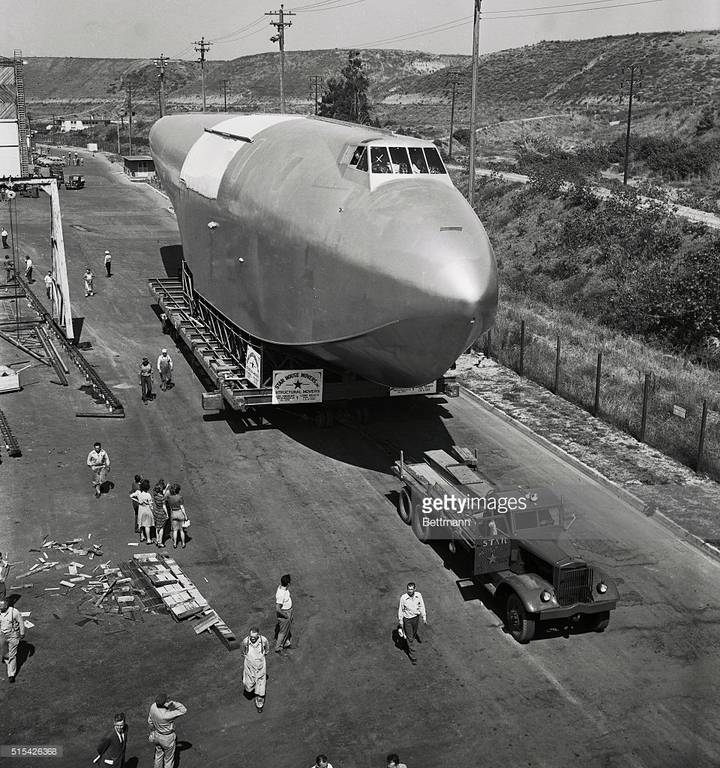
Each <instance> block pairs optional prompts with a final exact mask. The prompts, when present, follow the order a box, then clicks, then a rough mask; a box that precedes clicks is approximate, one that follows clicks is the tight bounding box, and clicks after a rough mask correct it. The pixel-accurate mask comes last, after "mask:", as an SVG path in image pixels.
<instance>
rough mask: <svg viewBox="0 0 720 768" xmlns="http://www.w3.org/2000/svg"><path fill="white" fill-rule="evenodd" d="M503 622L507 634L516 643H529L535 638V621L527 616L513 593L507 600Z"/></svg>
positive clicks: (519, 600)
mask: <svg viewBox="0 0 720 768" xmlns="http://www.w3.org/2000/svg"><path fill="white" fill-rule="evenodd" d="M505 621H506V623H507V628H508V632H510V634H511V635H512V636H513V638H514V639H515V640H517V641H518V643H523V644H525V643H529V642H530V641H531V640H532V639H533V637H534V636H535V619H533V618H531V617H530V616H529V615H528V612H527V611H526V610H525V606H524V605H523V603H522V600H521V599H520V598H519V597H518V596H517V595H516V594H515V593H514V592H513V593H512V594H511V595H510V596H509V597H508V599H507V604H506V610H505Z"/></svg>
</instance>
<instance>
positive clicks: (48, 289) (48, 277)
mask: <svg viewBox="0 0 720 768" xmlns="http://www.w3.org/2000/svg"><path fill="white" fill-rule="evenodd" d="M43 280H44V281H45V294H46V296H47V297H48V299H51V298H52V286H53V278H52V272H48V273H47V275H45V277H44V278H43Z"/></svg>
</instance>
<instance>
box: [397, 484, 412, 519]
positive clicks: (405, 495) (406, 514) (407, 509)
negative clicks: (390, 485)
mask: <svg viewBox="0 0 720 768" xmlns="http://www.w3.org/2000/svg"><path fill="white" fill-rule="evenodd" d="M398 514H399V515H400V519H401V520H402V521H403V523H405V524H406V525H410V523H411V522H412V517H413V513H412V502H411V500H410V491H409V490H408V488H407V486H405V488H403V489H402V490H401V491H400V496H399V497H398Z"/></svg>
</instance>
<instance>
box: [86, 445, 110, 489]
mask: <svg viewBox="0 0 720 768" xmlns="http://www.w3.org/2000/svg"><path fill="white" fill-rule="evenodd" d="M87 465H88V467H90V469H92V472H93V479H92V484H93V486H94V487H95V498H96V499H98V498H100V486H101V485H102V484H103V483H104V482H105V478H106V477H107V473H108V470H109V469H110V457H109V456H108V455H107V451H106V450H105V449H104V448H103V447H102V445H100V443H94V444H93V449H92V451H90V453H88V457H87Z"/></svg>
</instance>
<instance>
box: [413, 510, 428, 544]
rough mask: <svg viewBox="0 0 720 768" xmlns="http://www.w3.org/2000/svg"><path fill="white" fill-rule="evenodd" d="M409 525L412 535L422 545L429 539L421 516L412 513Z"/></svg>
mask: <svg viewBox="0 0 720 768" xmlns="http://www.w3.org/2000/svg"><path fill="white" fill-rule="evenodd" d="M411 525H412V529H413V532H414V534H415V535H416V536H417V538H418V541H422V542H423V544H424V543H425V542H426V541H427V540H428V539H429V538H430V531H429V530H428V528H427V527H426V526H424V525H423V524H422V515H417V514H414V513H413V515H412V521H411Z"/></svg>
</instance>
